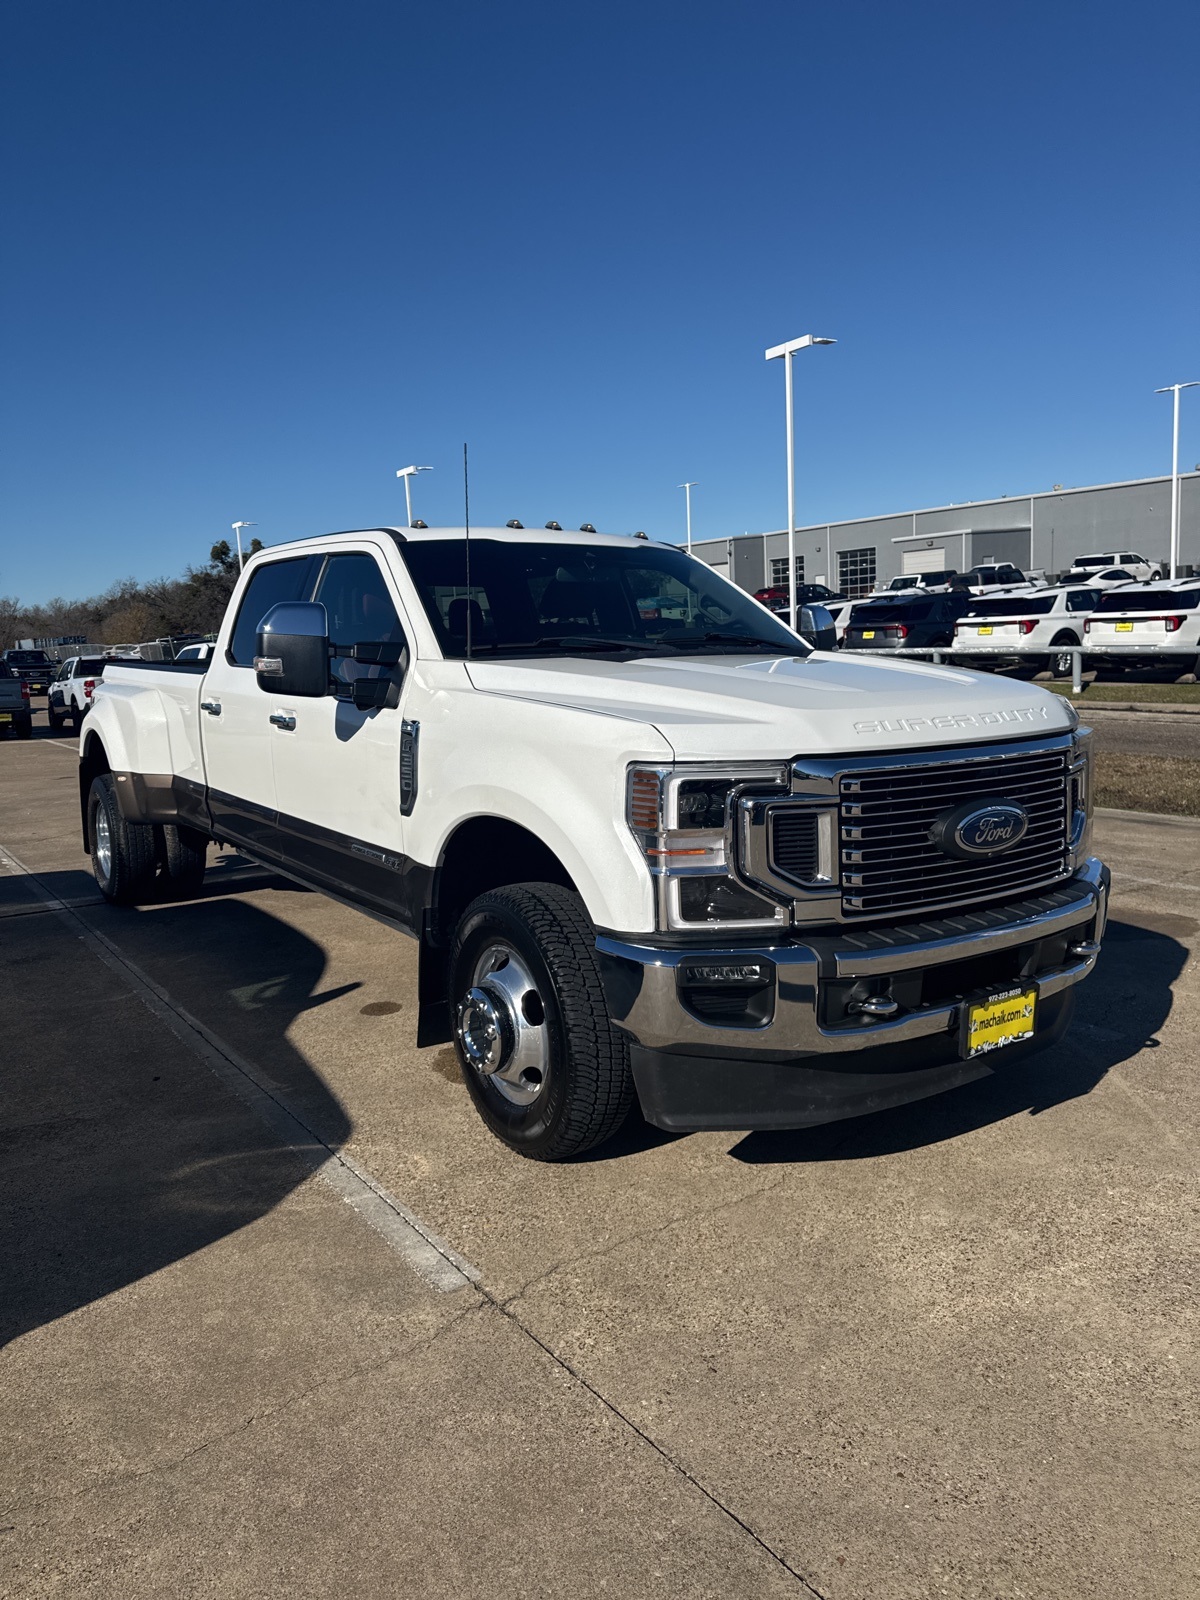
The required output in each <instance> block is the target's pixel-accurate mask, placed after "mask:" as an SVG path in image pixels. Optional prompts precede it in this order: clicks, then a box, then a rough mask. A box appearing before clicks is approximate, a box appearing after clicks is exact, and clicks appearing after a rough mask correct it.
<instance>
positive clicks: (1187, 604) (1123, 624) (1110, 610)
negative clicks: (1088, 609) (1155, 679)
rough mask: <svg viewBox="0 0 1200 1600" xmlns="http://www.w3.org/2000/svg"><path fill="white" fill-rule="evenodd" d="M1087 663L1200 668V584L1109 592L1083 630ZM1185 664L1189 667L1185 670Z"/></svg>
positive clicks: (1144, 586)
mask: <svg viewBox="0 0 1200 1600" xmlns="http://www.w3.org/2000/svg"><path fill="white" fill-rule="evenodd" d="M1084 628H1085V637H1084V644H1085V645H1086V646H1087V647H1088V655H1089V658H1093V659H1095V660H1098V661H1101V662H1103V663H1104V664H1105V665H1108V666H1115V667H1145V666H1163V665H1164V664H1167V665H1171V664H1174V662H1176V661H1177V662H1178V664H1179V671H1180V672H1181V673H1185V672H1192V671H1194V670H1195V669H1196V667H1197V666H1200V660H1197V657H1198V655H1200V578H1176V579H1175V580H1174V581H1173V582H1170V583H1156V584H1141V583H1139V584H1136V585H1134V584H1131V585H1130V586H1129V587H1128V588H1125V589H1110V590H1109V591H1108V592H1107V594H1104V595H1102V596H1101V598H1100V602H1099V604H1098V605H1097V607H1096V609H1095V611H1094V612H1093V613H1092V615H1091V616H1090V617H1089V618H1088V620H1087V622H1086V623H1085V624H1084ZM1189 663H1191V664H1190V665H1189Z"/></svg>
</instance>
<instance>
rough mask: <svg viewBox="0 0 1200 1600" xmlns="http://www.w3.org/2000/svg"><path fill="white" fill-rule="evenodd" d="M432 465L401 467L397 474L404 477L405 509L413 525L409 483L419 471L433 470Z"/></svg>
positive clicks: (410, 524)
mask: <svg viewBox="0 0 1200 1600" xmlns="http://www.w3.org/2000/svg"><path fill="white" fill-rule="evenodd" d="M432 471H433V468H432V467H401V468H400V470H399V472H397V474H396V476H397V477H398V478H403V479H404V509H405V510H406V511H407V512H408V525H409V527H410V528H411V527H412V490H411V489H410V488H409V484H410V483H411V482H412V480H413V479H414V478H415V477H416V475H417V473H418V472H432Z"/></svg>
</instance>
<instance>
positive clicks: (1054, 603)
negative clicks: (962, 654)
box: [954, 588, 1101, 677]
mask: <svg viewBox="0 0 1200 1600" xmlns="http://www.w3.org/2000/svg"><path fill="white" fill-rule="evenodd" d="M1100 595H1101V591H1100V590H1099V589H1091V588H1061V589H1041V590H1038V589H1035V590H1033V591H1032V592H1030V593H1015V594H1014V593H1011V592H1009V591H1005V592H1004V593H1002V594H989V595H985V596H983V597H982V598H980V599H979V600H977V601H975V603H974V604H973V605H972V606H971V609H970V610H969V611H968V612H967V613H966V614H965V615H964V616H963V617H962V618H960V620H959V621H958V622H957V623H956V624H955V628H954V648H955V650H969V651H970V652H971V657H972V658H975V657H978V658H980V659H984V658H987V659H994V658H996V657H1000V658H1002V659H1007V660H1010V661H1022V662H1027V663H1029V664H1031V665H1036V666H1037V667H1038V669H1039V670H1040V669H1042V668H1045V667H1049V668H1050V669H1051V671H1053V672H1054V673H1055V675H1056V676H1057V677H1069V676H1070V674H1071V657H1070V655H1068V654H1063V655H1059V656H1056V655H1055V654H1054V652H1055V649H1056V648H1057V649H1062V648H1063V647H1065V646H1068V645H1081V644H1082V643H1083V633H1084V626H1085V624H1086V621H1087V618H1088V617H1089V616H1090V615H1091V613H1092V612H1093V611H1094V610H1095V608H1096V606H1097V604H1098V603H1099V600H1100Z"/></svg>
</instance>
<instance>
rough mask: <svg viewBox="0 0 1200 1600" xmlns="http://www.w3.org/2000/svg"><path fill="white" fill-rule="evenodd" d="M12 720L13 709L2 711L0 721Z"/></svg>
mask: <svg viewBox="0 0 1200 1600" xmlns="http://www.w3.org/2000/svg"><path fill="white" fill-rule="evenodd" d="M11 721H12V712H11V711H0V722H11Z"/></svg>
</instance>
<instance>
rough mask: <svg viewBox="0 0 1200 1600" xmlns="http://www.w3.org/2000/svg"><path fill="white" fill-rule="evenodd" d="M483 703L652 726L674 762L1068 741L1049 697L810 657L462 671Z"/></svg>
mask: <svg viewBox="0 0 1200 1600" xmlns="http://www.w3.org/2000/svg"><path fill="white" fill-rule="evenodd" d="M467 671H468V673H469V675H470V678H471V682H472V684H473V685H474V686H475V688H476V689H477V690H479V691H480V692H482V693H484V694H494V695H501V696H504V697H506V698H510V699H519V700H530V701H537V702H541V703H545V704H551V705H557V706H566V707H575V708H577V709H578V710H580V711H586V712H591V713H593V714H599V715H602V716H611V717H622V718H624V719H626V720H628V721H631V722H640V723H646V724H650V725H651V726H653V727H655V728H657V729H658V731H659V732H660V733H661V734H662V736H663V737H664V738H665V739H666V740H667V741H668V743H669V744H670V745H671V747H672V748H673V750H674V752H675V756H676V759H677V760H680V761H712V760H722V759H724V758H725V757H727V756H733V757H737V758H739V759H754V760H762V759H767V760H774V759H786V758H788V757H791V756H795V755H798V754H804V755H811V756H819V755H842V754H846V753H850V752H853V751H863V752H866V751H872V750H875V751H878V750H915V749H918V748H920V747H921V746H922V745H943V744H946V745H953V744H976V743H979V742H980V741H982V740H989V739H1011V738H1014V737H1015V738H1020V737H1023V736H1028V735H1034V734H1039V733H1041V734H1049V733H1060V732H1066V731H1067V730H1068V729H1070V728H1071V727H1073V726H1074V724H1075V720H1076V719H1075V714H1074V711H1073V710H1072V709H1071V707H1070V706H1068V705H1067V703H1066V702H1065V701H1064V700H1063V699H1062V698H1061V697H1060V696H1058V695H1055V694H1050V693H1048V692H1047V691H1046V690H1044V689H1039V688H1036V687H1035V686H1034V685H1032V684H1028V683H1017V682H1012V681H1010V680H1008V679H1005V678H997V677H993V676H991V675H990V674H985V673H981V672H969V671H966V670H964V669H963V668H959V667H938V666H932V665H929V664H928V663H925V662H918V661H914V660H903V659H902V660H892V661H879V660H868V659H864V658H861V657H854V656H844V655H840V654H836V655H835V654H833V653H832V652H819V651H814V652H813V654H812V655H810V656H783V657H763V656H753V657H747V656H721V657H716V658H714V657H712V656H707V657H704V658H703V659H701V660H696V659H689V658H687V657H682V658H679V659H675V658H673V657H671V658H666V659H663V658H658V657H655V658H653V659H642V660H633V661H596V660H580V659H578V658H575V657H567V658H563V659H559V660H553V661H471V662H468V663H467Z"/></svg>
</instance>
